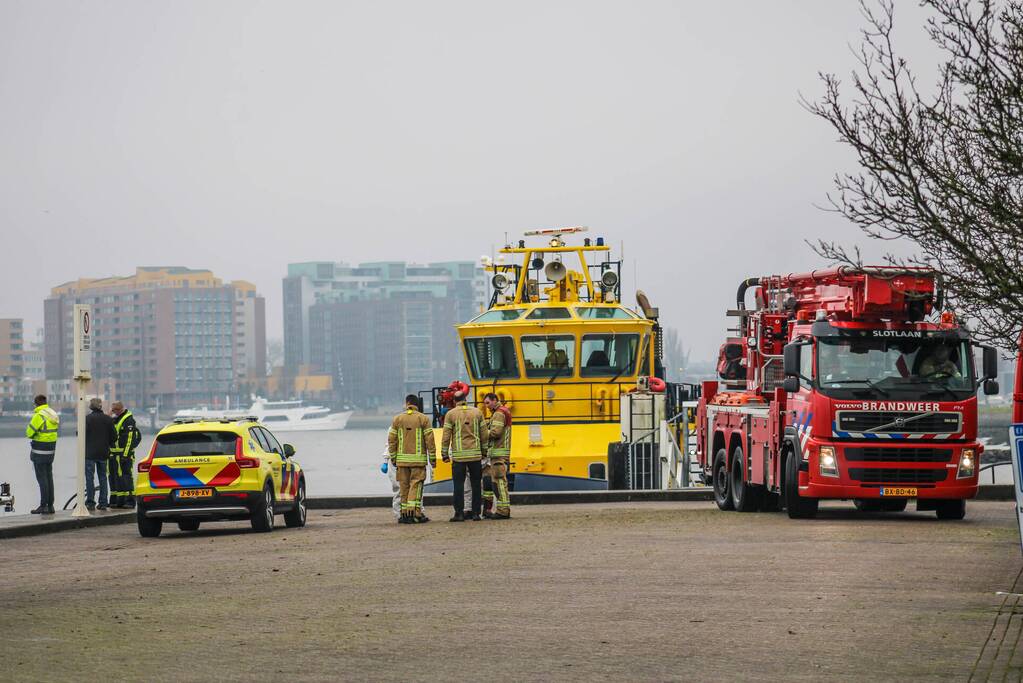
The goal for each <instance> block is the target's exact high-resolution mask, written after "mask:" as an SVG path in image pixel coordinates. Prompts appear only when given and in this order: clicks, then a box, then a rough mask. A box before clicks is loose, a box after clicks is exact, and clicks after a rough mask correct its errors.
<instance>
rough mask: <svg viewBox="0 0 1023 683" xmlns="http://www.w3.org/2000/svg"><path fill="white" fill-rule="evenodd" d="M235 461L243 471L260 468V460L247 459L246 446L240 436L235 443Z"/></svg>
mask: <svg viewBox="0 0 1023 683" xmlns="http://www.w3.org/2000/svg"><path fill="white" fill-rule="evenodd" d="M234 461H235V463H237V464H238V467H239V468H241V469H243V470H244V469H252V468H254V467H259V458H249V457H246V455H245V444H244V442H243V441H242V438H241V437H240V436H239V437H238V438H237V439H235V441H234Z"/></svg>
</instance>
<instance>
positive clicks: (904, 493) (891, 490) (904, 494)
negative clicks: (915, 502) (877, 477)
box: [881, 486, 916, 498]
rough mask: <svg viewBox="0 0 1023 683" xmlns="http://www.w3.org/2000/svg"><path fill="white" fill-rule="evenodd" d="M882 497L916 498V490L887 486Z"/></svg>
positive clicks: (882, 492) (882, 490) (883, 489)
mask: <svg viewBox="0 0 1023 683" xmlns="http://www.w3.org/2000/svg"><path fill="white" fill-rule="evenodd" d="M881 495H882V496H895V497H897V498H916V489H911V488H906V487H904V486H885V487H883V488H882V489H881Z"/></svg>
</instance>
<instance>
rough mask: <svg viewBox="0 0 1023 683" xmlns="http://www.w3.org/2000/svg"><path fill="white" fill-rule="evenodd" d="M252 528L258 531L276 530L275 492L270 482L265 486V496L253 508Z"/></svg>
mask: <svg viewBox="0 0 1023 683" xmlns="http://www.w3.org/2000/svg"><path fill="white" fill-rule="evenodd" d="M251 522H252V528H253V529H255V530H256V531H273V528H274V490H273V487H271V486H270V482H266V484H265V485H264V486H263V495H262V496H261V497H260V498H259V500H258V502H257V503H256V505H255V506H254V507H253V508H252V517H251Z"/></svg>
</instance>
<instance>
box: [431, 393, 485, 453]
mask: <svg viewBox="0 0 1023 683" xmlns="http://www.w3.org/2000/svg"><path fill="white" fill-rule="evenodd" d="M482 434H483V413H481V412H480V411H479V408H476V407H475V406H467V405H466V404H465V403H464V402H463V403H459V404H458V405H456V406H455V407H454V408H452V409H451V410H449V411H448V412H447V415H445V416H444V442H443V444H442V446H441V447H442V449H443V451H444V453H447V454H449V455H450V456H451V459H452V460H454V461H456V462H468V461H471V460H479V459H481V458H482V457H483V452H484V450H486V447H485V445H484V443H483V439H482Z"/></svg>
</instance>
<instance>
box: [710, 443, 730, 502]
mask: <svg viewBox="0 0 1023 683" xmlns="http://www.w3.org/2000/svg"><path fill="white" fill-rule="evenodd" d="M711 476H712V477H713V478H714V502H715V503H717V504H718V508H719V509H721V510H731V509H732V491H731V489H730V488H729V487H728V480H729V474H728V468H727V467H725V449H724V448H722V449H721V450H719V451H718V452H717V455H715V456H714V469H713V474H712V475H711Z"/></svg>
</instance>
